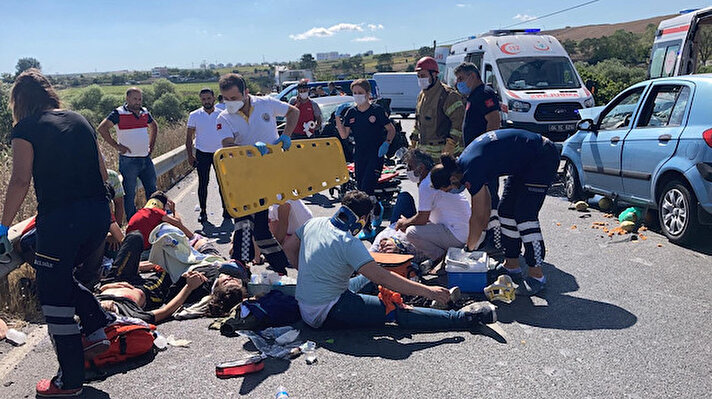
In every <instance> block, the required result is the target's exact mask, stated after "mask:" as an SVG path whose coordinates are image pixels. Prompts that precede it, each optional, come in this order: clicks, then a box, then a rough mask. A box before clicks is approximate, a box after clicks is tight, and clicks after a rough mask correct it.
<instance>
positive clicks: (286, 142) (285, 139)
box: [273, 134, 292, 150]
mask: <svg viewBox="0 0 712 399" xmlns="http://www.w3.org/2000/svg"><path fill="white" fill-rule="evenodd" d="M278 143H282V148H284V149H285V150H288V149H289V147H291V146H292V139H291V138H289V136H287V135H286V134H282V135H280V136H279V138H278V139H277V141H275V142H274V143H273V144H278Z"/></svg>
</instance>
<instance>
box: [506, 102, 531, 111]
mask: <svg viewBox="0 0 712 399" xmlns="http://www.w3.org/2000/svg"><path fill="white" fill-rule="evenodd" d="M508 105H509V110H510V111H514V112H529V110H530V109H531V108H532V105H531V104H529V103H527V102H524V101H519V100H509V104H508Z"/></svg>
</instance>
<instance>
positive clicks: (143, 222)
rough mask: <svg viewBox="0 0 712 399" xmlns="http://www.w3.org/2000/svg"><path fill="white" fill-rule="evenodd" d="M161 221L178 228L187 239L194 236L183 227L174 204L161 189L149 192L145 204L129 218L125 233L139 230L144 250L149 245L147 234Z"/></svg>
mask: <svg viewBox="0 0 712 399" xmlns="http://www.w3.org/2000/svg"><path fill="white" fill-rule="evenodd" d="M163 222H166V223H168V224H171V225H173V226H175V227H177V228H179V229H180V230H181V231H182V232H183V233H185V235H186V237H188V239H192V238H193V236H194V233H193V232H192V231H190V229H188V228H187V227H185V225H184V224H183V222H182V221H181V219H180V217H179V216H178V214H177V213H176V204H175V203H173V201H171V200H169V199H168V197H167V196H166V193H164V192H163V191H156V192H155V193H153V194H151V197H150V198H149V199H148V202H146V205H145V206H144V207H143V208H141V209H139V210H138V211H136V213H135V214H134V215H133V216H132V217H131V219H130V220H129V223H128V226H126V233H127V234H128V233H130V232H132V231H134V230H138V231H139V232H141V235H142V236H143V249H144V250H146V249H148V248H150V247H151V244H149V242H148V236H149V234H151V231H152V230H153V229H155V228H156V226H158V225H159V224H161V223H163Z"/></svg>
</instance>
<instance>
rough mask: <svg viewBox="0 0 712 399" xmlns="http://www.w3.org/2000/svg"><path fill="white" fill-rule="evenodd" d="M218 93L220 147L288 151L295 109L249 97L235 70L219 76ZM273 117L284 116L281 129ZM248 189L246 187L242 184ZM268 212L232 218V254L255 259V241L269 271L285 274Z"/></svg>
mask: <svg viewBox="0 0 712 399" xmlns="http://www.w3.org/2000/svg"><path fill="white" fill-rule="evenodd" d="M218 85H219V86H220V93H221V94H222V96H223V98H224V100H225V110H224V111H222V112H221V113H220V115H218V118H217V120H216V123H217V126H216V130H217V132H218V136H219V137H220V139H221V140H222V145H223V147H231V146H244V145H254V146H255V147H257V149H258V150H259V152H260V154H261V155H265V154H267V153H268V152H269V149H268V147H267V144H281V145H282V148H284V149H285V150H288V149H289V147H290V146H291V144H292V140H291V138H290V136H291V135H292V132H293V131H294V128H295V127H296V126H297V121H298V120H299V109H298V108H297V107H295V106H293V105H289V104H287V103H285V102H282V101H279V100H277V99H275V98H272V97H270V96H264V97H262V96H253V95H252V94H250V93H249V90H248V89H247V82H245V79H244V78H243V77H242V76H241V75H239V74H236V73H229V74H226V75H223V76H221V77H220V81H219V82H218ZM277 116H284V119H285V120H286V124H285V127H284V132H283V133H282V134H279V133H278V131H277V122H276V117H277ZM245 189H246V190H249V189H250V188H249V187H245ZM268 216H269V212H268V210H266V209H265V210H264V211H260V212H257V213H255V214H252V215H248V216H243V217H239V218H237V219H235V232H234V234H233V236H232V257H233V259H237V260H240V261H242V262H243V263H247V262H250V261H252V260H253V259H254V258H255V247H254V245H252V237H253V235H254V239H255V243H256V244H257V246H258V247H259V248H260V252H262V254H263V255H264V256H265V258H266V259H267V262H269V264H270V266H271V267H272V269H273V270H275V271H276V272H278V273H282V274H286V273H287V270H286V267H287V266H288V265H289V261H288V260H287V256H286V255H285V254H284V250H283V249H282V246H281V245H279V242H278V241H277V240H276V239H275V238H274V235H272V232H271V231H270V230H269V217H268Z"/></svg>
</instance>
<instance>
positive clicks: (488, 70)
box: [483, 64, 499, 94]
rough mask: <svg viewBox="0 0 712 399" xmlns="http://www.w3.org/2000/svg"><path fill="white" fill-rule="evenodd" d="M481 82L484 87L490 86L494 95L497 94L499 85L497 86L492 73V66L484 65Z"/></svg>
mask: <svg viewBox="0 0 712 399" xmlns="http://www.w3.org/2000/svg"><path fill="white" fill-rule="evenodd" d="M483 81H484V82H485V84H486V85H489V86H491V87H492V89H493V90H494V91H495V93H497V94H499V85H498V84H497V77H496V76H494V72H493V71H492V65H490V64H485V74H484V77H483Z"/></svg>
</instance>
